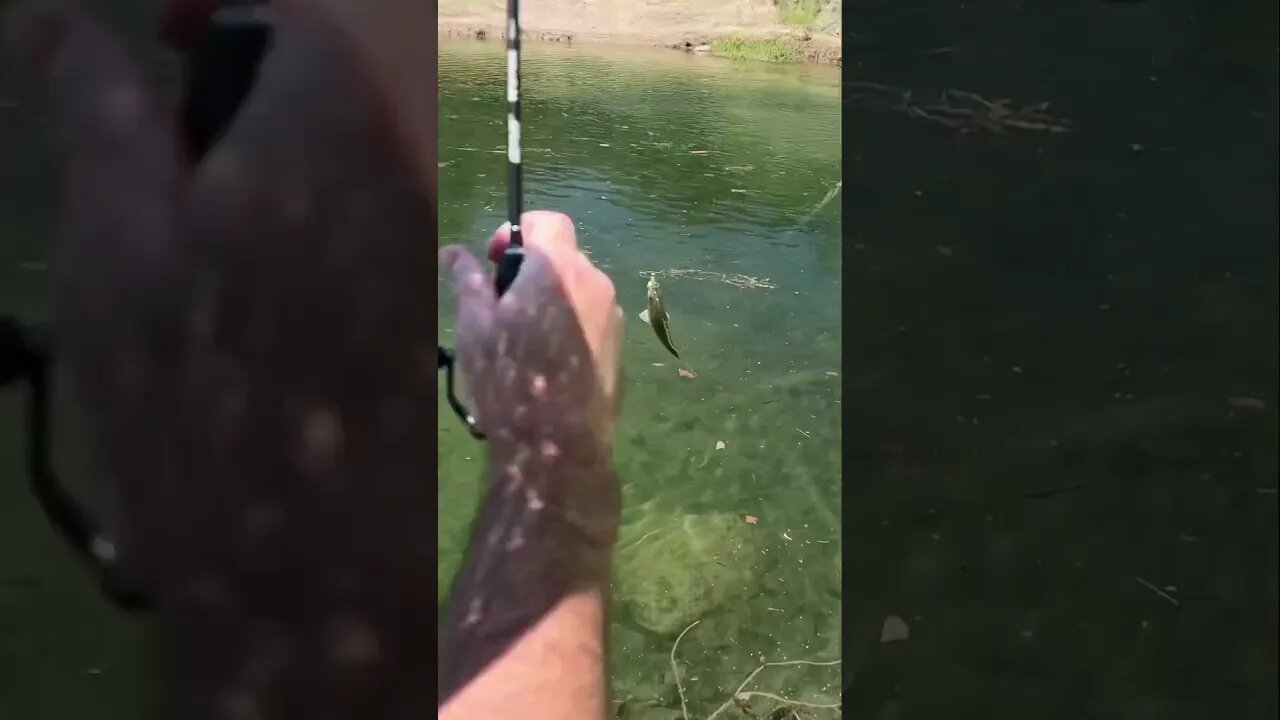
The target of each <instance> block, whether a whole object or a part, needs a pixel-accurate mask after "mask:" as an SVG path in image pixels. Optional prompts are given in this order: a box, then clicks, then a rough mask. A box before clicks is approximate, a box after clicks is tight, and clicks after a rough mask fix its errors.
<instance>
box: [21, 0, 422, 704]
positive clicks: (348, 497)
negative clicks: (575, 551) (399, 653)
mask: <svg viewBox="0 0 1280 720" xmlns="http://www.w3.org/2000/svg"><path fill="white" fill-rule="evenodd" d="M286 4H287V5H289V6H290V7H294V8H297V6H299V5H300V4H301V3H299V2H293V3H286ZM388 5H390V4H388ZM396 5H398V6H399V5H402V4H401V3H396ZM380 6H381V5H380ZM277 17H278V18H279V25H278V29H277V36H276V40H275V43H274V48H273V51H272V53H271V54H270V55H269V57H268V59H267V62H266V64H265V65H264V66H263V68H262V72H261V75H260V77H259V81H258V85H257V87H256V89H255V91H254V93H253V94H252V95H251V96H250V98H249V100H248V103H247V104H246V106H245V108H244V109H243V111H242V113H241V114H240V116H239V117H238V119H237V120H236V122H235V123H234V124H233V125H232V126H231V128H230V129H229V130H228V132H227V134H226V135H225V136H224V137H223V139H222V141H221V143H220V144H219V145H218V146H217V147H216V148H215V149H214V150H213V152H212V153H211V154H210V155H209V156H208V158H207V159H206V160H205V161H204V162H203V163H202V164H201V165H199V166H198V167H190V166H188V165H187V163H186V160H185V159H184V156H183V154H182V153H181V151H180V147H181V143H180V142H179V141H178V137H177V133H176V132H175V128H174V124H173V122H172V118H171V113H170V111H169V110H168V108H167V107H166V105H165V103H163V102H162V101H161V100H160V98H159V97H158V96H157V94H156V93H155V91H154V88H152V87H151V86H150V85H149V83H148V82H147V81H146V80H145V78H144V75H143V73H142V72H141V71H140V68H139V65H138V63H136V62H135V61H134V60H133V58H131V57H130V56H129V53H127V52H126V51H125V50H124V48H123V46H122V45H121V43H119V42H118V41H117V40H116V38H115V37H114V36H113V35H112V33H110V32H109V31H108V30H107V29H106V28H104V27H103V26H102V25H101V24H100V23H99V22H98V21H96V20H95V19H94V18H93V17H92V16H91V15H89V14H88V13H86V12H85V11H83V10H81V9H79V8H78V7H77V6H75V5H73V4H72V3H69V2H62V3H58V4H56V5H55V4H52V3H43V4H39V5H31V6H28V7H26V8H25V9H24V11H23V12H22V13H21V14H20V15H18V16H17V17H15V18H14V19H15V22H14V24H13V25H12V26H11V28H10V29H11V30H12V39H13V40H14V45H15V48H16V50H17V51H18V55H19V56H20V59H21V60H22V61H23V63H24V64H25V66H26V69H27V70H28V72H29V74H30V75H31V76H33V77H34V79H35V80H36V81H37V84H38V86H39V89H40V90H41V91H42V94H43V96H44V100H45V101H46V105H47V108H48V116H49V118H50V128H51V132H52V134H53V140H54V143H53V144H54V146H55V148H56V149H57V150H58V165H59V170H60V175H61V181H62V183H61V196H62V197H61V201H62V202H61V206H62V217H61V218H60V219H61V223H60V228H59V230H60V233H59V241H60V245H59V254H60V256H61V257H60V260H59V263H58V265H57V267H58V273H59V275H58V283H59V288H58V290H59V312H58V320H57V325H58V331H59V334H60V338H59V342H58V343H57V347H58V348H59V352H60V360H61V361H62V363H63V365H64V366H65V369H66V370H67V371H68V375H69V377H70V380H71V390H72V392H73V396H74V399H75V400H76V401H78V402H77V405H78V407H79V408H80V409H82V410H83V411H84V413H85V417H84V420H85V428H84V430H85V435H86V436H87V439H88V440H89V442H90V443H91V445H92V449H93V450H94V451H96V455H97V456H96V457H94V458H93V459H94V460H97V461H100V462H101V466H100V467H95V468H94V470H95V475H94V477H92V478H91V481H92V482H94V483H98V484H103V483H108V484H109V487H108V488H106V490H107V492H106V493H101V492H100V493H96V494H98V495H108V496H111V495H118V497H119V500H120V503H119V506H120V508H121V517H120V518H119V519H118V520H119V522H116V523H111V525H114V526H119V527H121V529H122V533H123V537H122V538H121V540H122V543H121V545H122V560H123V561H124V562H125V563H127V564H128V565H129V566H130V567H131V569H132V570H133V572H134V573H135V574H137V575H138V576H139V580H140V582H141V584H142V586H143V587H142V589H143V590H144V591H145V592H146V593H147V594H148V595H150V596H152V597H153V598H155V599H156V602H157V603H158V604H160V605H161V606H162V608H163V609H164V610H172V611H173V612H171V613H169V614H168V615H167V616H168V617H171V618H174V619H175V623H174V624H173V627H174V630H175V632H178V633H181V632H183V631H184V623H185V624H187V626H186V627H185V630H186V631H191V630H190V626H192V625H196V624H201V625H202V627H201V630H202V635H203V636H204V637H206V638H215V637H216V638H225V643H224V642H223V641H222V640H219V644H218V646H219V647H220V648H222V647H225V648H227V653H229V654H234V653H235V652H237V650H236V648H238V647H250V645H249V644H246V645H243V646H241V645H238V644H237V643H238V642H239V641H245V642H246V643H247V640H246V638H245V637H242V636H240V635H239V633H241V632H245V633H248V632H250V628H249V624H243V623H242V624H241V625H243V628H242V627H241V625H237V624H235V623H234V622H233V620H232V619H229V616H227V615H226V613H225V612H224V610H225V609H226V608H232V609H235V608H239V610H236V612H241V611H243V612H246V613H259V612H262V611H263V609H264V608H265V607H267V606H270V607H301V606H303V605H304V604H306V606H309V607H321V606H325V603H327V602H331V601H333V598H329V599H326V598H325V597H324V596H326V595H341V596H342V598H343V599H342V600H341V602H342V603H343V604H342V606H343V607H347V608H350V609H351V611H352V612H353V613H357V616H359V614H360V613H365V610H367V611H368V612H367V613H365V614H364V617H365V619H366V620H367V621H368V622H369V623H373V624H375V625H378V626H379V627H377V628H376V630H377V631H378V633H379V635H380V637H381V638H382V640H383V642H384V643H388V644H389V645H394V644H396V643H398V642H400V641H399V640H397V638H399V637H401V636H404V637H412V636H419V637H421V636H423V635H427V634H429V633H430V632H432V631H433V630H432V629H433V628H434V622H435V620H434V618H423V619H422V621H421V622H420V623H418V624H419V625H421V627H418V626H416V625H415V624H414V623H415V622H416V621H415V620H413V619H414V618H417V617H418V615H422V614H424V613H422V609H423V608H424V607H431V606H432V603H434V601H435V595H434V593H435V589H434V586H435V582H436V577H435V573H434V571H432V570H431V567H432V566H433V565H434V563H435V550H434V540H431V541H430V542H428V541H427V539H424V538H423V537H422V528H423V527H424V525H426V526H429V523H430V522H431V518H432V517H434V512H435V510H434V507H435V502H436V499H435V488H434V487H433V484H432V483H431V481H430V478H431V477H432V473H433V467H434V461H433V455H434V451H433V450H432V445H431V443H425V442H423V441H422V440H421V439H422V438H423V437H424V436H426V435H427V434H428V433H431V432H434V431H435V425H436V408H435V388H436V372H435V369H434V367H428V366H427V364H426V363H427V362H428V358H429V357H430V353H431V346H432V345H433V344H434V343H435V340H436V338H435V337H434V333H433V332H432V328H433V327H434V322H435V320H434V317H433V316H434V313H435V306H436V298H435V294H434V288H432V287H431V283H430V281H429V278H430V268H431V266H432V255H431V253H432V252H433V251H432V249H430V248H429V247H428V246H427V243H426V242H424V239H425V238H430V237H431V236H432V235H433V234H434V233H435V230H436V229H435V217H434V204H433V198H431V197H430V196H429V194H428V193H427V192H424V188H425V187H427V186H428V185H427V182H428V180H429V179H430V177H434V174H435V168H434V157H432V158H430V160H431V163H430V165H431V170H430V173H429V176H430V177H426V178H424V176H423V175H421V173H419V172H418V168H416V167H415V166H414V164H412V163H411V161H412V160H416V156H415V155H414V152H413V151H411V150H407V149H406V148H407V147H414V148H416V147H418V146H417V145H414V144H413V143H411V142H410V141H409V140H408V139H407V137H406V135H404V133H403V132H401V131H403V130H404V128H403V127H402V126H400V125H399V124H398V119H399V118H400V117H401V116H400V115H399V114H398V113H397V112H396V109H397V107H398V106H397V96H396V95H395V93H393V92H390V91H387V89H386V88H387V87H392V85H388V84H381V83H378V82H376V81H375V82H371V81H370V76H369V73H368V72H367V70H368V67H366V66H365V65H366V63H365V59H364V57H363V56H362V55H361V54H360V51H359V50H353V49H352V43H350V42H348V37H347V36H346V35H345V34H344V31H341V30H337V29H335V25H334V23H330V22H327V21H326V20H325V19H324V18H323V17H322V16H319V15H316V16H309V15H307V14H306V13H304V12H301V11H300V10H299V11H296V12H286V11H284V10H281V12H280V13H278V15H277ZM424 30H425V28H424ZM430 52H431V55H430V56H429V57H428V58H426V60H428V61H429V62H428V63H423V64H419V65H417V66H415V67H417V68H421V67H423V65H425V66H426V67H433V65H432V64H430V63H434V50H431V51H430ZM421 77H423V78H427V77H429V78H430V80H426V82H427V83H428V84H427V85H426V86H425V87H420V88H415V90H414V97H415V98H417V97H419V96H424V97H426V96H430V94H433V93H434V88H433V87H432V86H431V85H430V83H431V82H434V73H433V72H431V73H423V74H422V76H421ZM415 102H416V100H415ZM430 140H431V143H432V145H431V147H432V148H433V147H434V145H433V143H434V137H433V136H431V137H430ZM406 156H408V158H406ZM353 537H354V538H359V542H356V543H353V542H352V541H351V538H353ZM365 553H367V555H362V554H365ZM320 558H323V559H324V563H325V564H324V565H321V564H319V563H318V559H320ZM369 558H377V561H376V562H371V561H370V560H369ZM322 572H323V573H329V574H328V575H325V578H327V579H321V578H320V574H321V573H322ZM353 573H358V575H355V574H353ZM263 577H269V578H276V579H279V581H272V582H269V583H264V582H263V581H262V578H263ZM352 578H356V579H355V580H352ZM303 580H306V581H305V582H304V581H303ZM304 594H305V597H304ZM304 601H305V603H304ZM388 603H389V604H388ZM192 608H199V610H198V611H196V610H193V609H192ZM379 608H381V609H379ZM425 615H429V613H425ZM178 618H181V621H178V620H177V619H178ZM383 621H389V622H390V621H394V622H395V623H398V624H399V625H400V626H402V627H382V626H381V625H382V624H383ZM410 625H413V627H409V626H410ZM211 628H212V629H211ZM188 639H190V638H188ZM179 644H181V643H179ZM208 645H209V643H207V642H206V643H200V642H195V643H188V644H187V645H183V647H188V648H189V652H190V653H191V655H189V656H183V657H179V658H176V659H175V662H176V670H177V672H178V674H179V675H180V676H181V677H182V681H181V682H178V683H177V684H178V685H181V684H182V682H189V683H191V685H190V688H189V689H191V690H192V692H193V693H194V695H193V697H194V696H200V693H198V692H195V690H196V689H198V688H199V686H200V685H201V684H202V683H205V682H209V683H213V682H215V681H216V679H217V678H218V677H223V676H224V675H222V674H220V673H219V672H213V671H212V670H210V671H208V672H203V673H202V672H199V671H198V670H197V669H196V666H198V665H200V664H202V663H204V664H207V663H214V662H227V663H228V665H229V667H231V666H234V663H237V662H239V661H240V660H244V659H245V658H239V659H237V658H229V657H221V656H219V657H218V658H214V657H212V656H210V657H207V658H202V657H201V656H200V652H201V648H202V647H207V646H208ZM384 649H385V650H386V651H387V653H388V655H389V656H394V655H395V648H394V647H385V648H384ZM205 669H206V670H209V668H208V667H207V665H206V667H205ZM206 677H207V678H208V680H207V681H206V680H203V679H201V678H206ZM387 678H388V680H387V682H389V683H390V682H399V681H397V680H394V675H387ZM401 680H403V678H401ZM406 683H407V681H406ZM378 685H379V683H373V684H372V685H370V692H374V691H375V690H376V688H375V687H374V686H378ZM406 686H407V684H406ZM204 689H205V690H208V692H209V693H210V696H212V693H214V692H219V691H221V689H222V688H218V687H209V688H204ZM383 689H386V688H383ZM193 716H194V714H193Z"/></svg>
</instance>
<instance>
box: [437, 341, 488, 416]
mask: <svg viewBox="0 0 1280 720" xmlns="http://www.w3.org/2000/svg"><path fill="white" fill-rule="evenodd" d="M436 348H437V349H438V350H439V351H440V352H439V354H438V356H437V358H438V362H437V365H436V369H437V370H443V371H444V393H445V394H444V397H445V399H446V400H448V401H449V407H451V408H453V412H454V414H455V415H457V416H458V419H459V420H461V421H462V424H463V425H465V426H466V428H467V432H469V433H471V437H473V438H475V439H477V440H483V439H484V433H482V432H480V427H479V426H478V425H476V417H475V416H474V415H472V414H471V411H470V410H468V409H467V408H466V406H465V405H463V404H462V402H461V401H460V400H458V396H457V394H456V393H455V392H454V390H453V371H454V366H455V365H456V363H455V361H454V357H453V351H452V350H449V349H448V348H446V347H445V346H443V345H436Z"/></svg>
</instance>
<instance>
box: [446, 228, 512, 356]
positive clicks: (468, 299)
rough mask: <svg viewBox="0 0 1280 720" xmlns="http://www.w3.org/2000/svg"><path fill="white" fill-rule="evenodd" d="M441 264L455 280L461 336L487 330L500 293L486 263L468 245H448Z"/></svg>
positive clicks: (454, 286)
mask: <svg viewBox="0 0 1280 720" xmlns="http://www.w3.org/2000/svg"><path fill="white" fill-rule="evenodd" d="M440 268H441V269H442V270H444V271H445V272H446V273H447V274H448V275H449V278H450V280H452V282H453V297H454V302H455V303H456V305H457V313H458V327H457V332H458V335H459V337H460V338H463V337H465V336H467V335H470V334H472V333H475V332H477V331H479V332H483V331H484V330H486V329H487V328H488V327H489V325H490V324H491V323H492V321H493V311H494V308H495V306H496V305H497V303H498V295H497V292H496V291H495V290H494V287H493V280H492V278H490V276H489V273H488V272H486V271H485V267H484V265H482V264H481V262H480V261H479V260H478V259H477V258H476V256H475V255H472V254H471V251H470V250H468V249H467V248H465V247H463V246H461V245H449V246H447V247H444V248H441V250H440Z"/></svg>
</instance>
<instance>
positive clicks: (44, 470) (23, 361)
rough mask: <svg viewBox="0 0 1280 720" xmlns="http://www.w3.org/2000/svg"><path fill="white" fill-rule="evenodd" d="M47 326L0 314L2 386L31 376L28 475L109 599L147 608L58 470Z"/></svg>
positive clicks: (112, 545)
mask: <svg viewBox="0 0 1280 720" xmlns="http://www.w3.org/2000/svg"><path fill="white" fill-rule="evenodd" d="M51 335H52V333H51V332H50V331H49V329H48V328H43V327H33V326H27V325H23V324H22V323H19V322H18V321H17V320H15V319H14V318H11V317H0V389H3V388H8V387H10V386H13V385H17V384H18V383H19V382H20V381H22V380H26V381H27V442H26V452H25V454H26V462H27V475H28V480H29V484H30V489H31V494H32V495H33V496H35V499H36V502H38V503H39V505H40V509H41V511H43V512H44V514H45V517H46V518H47V519H48V521H49V524H50V525H52V526H53V529H54V530H55V531H56V532H57V533H58V534H59V535H61V536H62V538H63V540H64V541H66V543H67V544H68V545H69V546H70V547H71V549H72V551H73V552H74V553H75V554H76V556H77V557H79V558H80V560H81V561H83V562H84V563H86V564H87V565H88V566H89V567H90V568H91V569H92V570H93V571H94V574H95V575H97V577H98V580H99V584H100V585H101V587H102V590H103V592H104V593H105V594H106V596H107V598H108V599H109V600H111V601H112V602H114V603H115V604H116V606H117V607H119V608H120V609H122V610H126V611H129V612H139V611H143V610H149V609H150V608H151V604H150V603H149V602H148V601H147V600H146V598H144V597H142V596H141V595H139V594H137V593H135V592H133V591H131V590H128V589H126V588H125V587H124V585H123V584H122V583H121V582H120V581H119V578H118V572H117V570H116V568H117V555H116V545H115V543H114V542H112V541H111V540H110V538H108V537H107V536H106V535H105V534H104V533H103V532H102V530H101V529H100V528H99V526H98V524H97V523H96V522H94V520H93V518H92V516H91V515H90V514H89V512H88V511H87V510H86V509H85V508H84V507H83V506H82V505H80V503H79V502H78V501H77V500H76V498H75V496H73V495H72V494H71V493H70V492H68V491H67V489H66V487H64V486H63V484H62V483H61V481H59V480H58V475H57V473H56V472H54V469H53V461H52V459H51V447H52V441H51V438H52V435H53V431H52V429H51V425H52V423H51V422H50V417H51V415H52V413H51V412H50V407H49V406H50V404H51V402H52V397H53V382H52V380H51V376H52V374H53V343H52V339H51Z"/></svg>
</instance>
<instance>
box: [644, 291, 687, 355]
mask: <svg viewBox="0 0 1280 720" xmlns="http://www.w3.org/2000/svg"><path fill="white" fill-rule="evenodd" d="M647 287H648V291H649V308H648V309H647V310H645V311H644V312H642V313H640V319H641V320H643V321H645V322H647V323H649V325H651V326H652V327H653V332H654V334H655V335H657V336H658V342H661V343H662V346H663V347H665V348H666V349H667V350H669V351H670V352H671V354H672V355H675V356H676V357H680V353H679V352H677V351H676V346H675V345H673V344H672V343H671V317H670V316H669V315H667V307H666V305H665V304H664V303H663V302H662V291H661V290H660V289H659V288H658V276H657V275H650V276H649V284H648V286H647Z"/></svg>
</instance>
